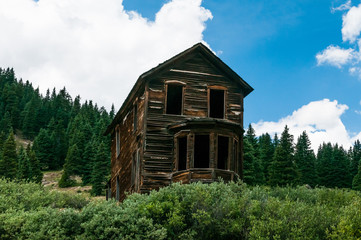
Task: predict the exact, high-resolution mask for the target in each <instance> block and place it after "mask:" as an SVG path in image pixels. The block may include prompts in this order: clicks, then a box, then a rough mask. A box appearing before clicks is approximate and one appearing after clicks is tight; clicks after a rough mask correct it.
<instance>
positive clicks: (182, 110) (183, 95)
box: [180, 85, 185, 116]
mask: <svg viewBox="0 0 361 240" xmlns="http://www.w3.org/2000/svg"><path fill="white" fill-rule="evenodd" d="M184 102H185V86H184V85H182V107H181V114H180V115H181V116H183V115H184Z"/></svg>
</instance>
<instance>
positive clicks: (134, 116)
mask: <svg viewBox="0 0 361 240" xmlns="http://www.w3.org/2000/svg"><path fill="white" fill-rule="evenodd" d="M137 123H138V105H137V104H135V105H134V110H133V131H134V132H135V131H137Z"/></svg>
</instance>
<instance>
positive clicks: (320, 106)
mask: <svg viewBox="0 0 361 240" xmlns="http://www.w3.org/2000/svg"><path fill="white" fill-rule="evenodd" d="M347 109H348V106H347V105H344V104H339V103H338V102H337V101H336V100H334V101H330V100H329V99H323V100H320V101H314V102H310V103H309V104H307V105H304V106H302V107H301V108H299V109H298V110H296V111H294V112H293V113H292V114H291V115H289V116H287V117H285V118H282V119H280V120H279V121H277V122H265V121H260V122H258V123H253V124H252V126H253V127H254V129H255V131H256V133H257V134H258V135H261V134H262V133H266V132H268V133H269V134H271V135H274V134H275V133H277V134H278V136H280V134H281V133H282V131H283V130H284V127H285V125H287V126H288V127H289V129H290V132H291V134H293V135H294V137H295V142H296V140H297V137H298V136H299V135H301V133H302V132H303V131H306V132H307V134H308V136H309V138H310V140H311V144H312V148H313V149H314V150H317V148H318V146H319V145H320V144H322V143H323V142H331V143H334V144H335V143H338V144H340V145H343V146H344V147H345V148H346V149H347V148H348V147H350V146H351V145H352V143H353V142H354V141H355V140H356V139H361V133H359V134H358V135H356V136H350V135H349V133H348V132H347V130H346V128H345V126H344V124H343V123H342V121H341V116H342V114H344V113H345V111H346V110H347Z"/></svg>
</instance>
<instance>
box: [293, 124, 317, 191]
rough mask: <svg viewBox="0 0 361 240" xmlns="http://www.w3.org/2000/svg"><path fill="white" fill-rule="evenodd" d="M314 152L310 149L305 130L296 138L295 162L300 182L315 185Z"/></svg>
mask: <svg viewBox="0 0 361 240" xmlns="http://www.w3.org/2000/svg"><path fill="white" fill-rule="evenodd" d="M315 160H316V157H315V154H314V153H313V150H312V149H311V142H310V140H309V138H308V135H307V133H306V131H303V132H302V134H301V136H299V138H298V139H297V144H296V149H295V162H296V165H297V168H298V170H299V173H300V183H301V184H309V185H310V186H315V185H316V184H317V179H316V171H315Z"/></svg>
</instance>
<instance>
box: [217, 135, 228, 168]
mask: <svg viewBox="0 0 361 240" xmlns="http://www.w3.org/2000/svg"><path fill="white" fill-rule="evenodd" d="M217 150H218V154H217V168H218V169H227V165H228V155H229V137H224V136H218V147H217Z"/></svg>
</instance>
